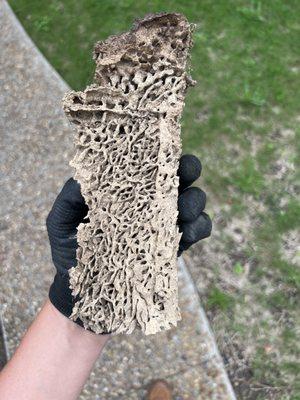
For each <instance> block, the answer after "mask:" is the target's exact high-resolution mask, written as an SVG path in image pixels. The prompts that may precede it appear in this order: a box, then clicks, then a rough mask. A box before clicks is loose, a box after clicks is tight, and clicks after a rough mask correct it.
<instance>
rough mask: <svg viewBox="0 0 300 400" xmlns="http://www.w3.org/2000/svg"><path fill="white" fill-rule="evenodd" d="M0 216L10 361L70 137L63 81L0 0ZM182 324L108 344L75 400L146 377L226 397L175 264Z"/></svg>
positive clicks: (48, 276)
mask: <svg viewBox="0 0 300 400" xmlns="http://www.w3.org/2000/svg"><path fill="white" fill-rule="evenodd" d="M0 24H1V36H0V51H1V62H2V66H1V69H0V85H1V87H0V107H1V114H2V116H1V121H0V129H1V157H2V159H1V170H0V172H1V177H0V179H1V189H2V190H1V216H0V217H1V218H0V240H1V248H0V251H1V259H2V266H1V269H0V302H1V311H2V316H3V324H4V329H5V332H6V340H5V342H6V343H5V345H6V347H7V350H8V353H9V354H10V355H12V353H13V352H14V350H15V348H16V346H17V345H18V343H19V341H20V338H21V337H22V335H23V334H24V332H25V331H26V329H27V327H28V325H29V324H30V323H31V321H32V320H33V318H34V316H35V315H36V313H37V311H38V310H39V308H40V307H41V305H42V304H43V301H44V300H45V298H46V297H47V292H48V288H49V286H50V283H51V280H52V279H53V276H54V268H53V266H52V263H51V259H50V249H49V245H48V240H47V234H46V229H45V218H46V215H47V213H48V211H49V209H50V207H51V205H52V203H53V201H54V199H55V197H56V195H57V193H58V192H59V190H60V188H61V187H62V185H63V183H64V182H65V180H66V179H68V178H69V177H70V176H71V175H72V170H71V168H70V167H69V165H68V162H69V160H70V158H71V155H72V151H73V145H72V135H73V133H72V131H71V128H70V126H69V124H68V123H67V120H66V119H65V117H64V115H63V113H62V110H61V98H62V96H63V94H64V93H65V92H66V91H67V90H68V87H67V85H66V83H65V82H64V81H63V80H62V79H61V77H60V76H59V75H58V74H57V73H56V72H55V71H54V70H53V68H52V67H51V66H50V65H49V64H48V62H47V61H46V60H45V59H44V57H43V56H42V55H41V54H40V52H39V51H38V50H37V49H36V47H35V45H34V44H33V43H32V42H31V40H30V39H29V38H28V36H27V35H26V33H25V32H24V30H23V28H22V27H21V26H20V24H19V22H18V20H17V19H16V18H15V16H14V14H13V13H12V12H11V10H10V8H9V6H8V5H7V3H6V2H5V1H4V0H0ZM180 303H181V310H182V317H183V319H182V321H181V322H180V323H179V326H178V328H176V329H172V330H171V331H168V332H165V333H160V334H157V335H155V336H150V337H149V336H148V337H145V336H143V335H142V334H133V335H130V336H118V337H114V338H113V339H112V340H111V341H110V342H109V344H108V345H107V346H106V348H105V350H104V352H103V355H102V357H101V358H100V359H99V360H98V362H97V365H96V366H95V368H94V370H93V372H92V374H91V377H90V379H89V381H88V382H87V384H86V386H85V388H84V390H83V393H82V395H81V397H80V399H82V400H84V399H85V400H95V399H96V400H97V399H101V400H103V399H127V400H130V399H142V398H143V397H144V395H145V392H146V387H147V385H148V383H149V382H150V381H151V380H152V379H157V378H164V379H167V380H168V381H169V382H170V383H172V384H173V386H174V393H175V397H174V398H175V399H177V400H179V399H234V394H233V392H232V388H231V385H230V383H229V381H228V378H227V375H226V373H225V370H224V367H223V364H222V360H221V358H220V356H219V354H218V351H217V348H216V346H215V342H214V339H213V336H212V335H211V332H210V331H209V327H208V324H207V320H206V318H205V315H204V313H203V310H202V309H201V306H200V304H199V299H198V296H197V293H196V290H195V288H194V285H193V282H192V280H191V278H190V275H189V273H188V270H187V269H186V266H185V265H184V263H183V261H182V260H181V261H180Z"/></svg>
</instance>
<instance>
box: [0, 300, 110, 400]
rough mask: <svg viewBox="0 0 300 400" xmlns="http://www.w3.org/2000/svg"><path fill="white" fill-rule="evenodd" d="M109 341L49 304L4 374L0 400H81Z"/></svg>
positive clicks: (30, 329)
mask: <svg viewBox="0 0 300 400" xmlns="http://www.w3.org/2000/svg"><path fill="white" fill-rule="evenodd" d="M108 338H109V335H95V334H94V333H92V332H89V331H87V330H85V329H83V328H82V327H80V326H79V325H77V324H74V322H72V321H71V320H70V319H68V318H66V317H65V316H64V315H63V314H61V313H60V312H59V311H58V310H57V309H56V308H55V307H54V306H53V305H52V304H51V302H50V301H49V300H47V301H46V303H45V305H44V306H43V307H42V309H41V311H40V312H39V314H38V316H37V317H36V319H35V320H34V322H33V323H32V325H31V326H30V328H29V329H28V331H27V333H26V334H25V336H24V338H23V339H22V341H21V344H20V346H19V348H18V349H17V351H16V352H15V354H14V356H13V357H12V359H11V360H10V361H9V362H8V364H7V365H6V366H5V368H4V369H3V370H2V372H1V374H0V399H1V400H16V399H18V400H74V399H77V397H78V396H79V394H80V392H81V390H82V387H83V385H84V383H85V382H86V380H87V378H88V376H89V374H90V371H91V369H92V368H93V365H94V363H95V361H96V360H97V358H98V357H99V355H100V353H101V351H102V349H103V347H104V345H105V343H106V341H107V340H108Z"/></svg>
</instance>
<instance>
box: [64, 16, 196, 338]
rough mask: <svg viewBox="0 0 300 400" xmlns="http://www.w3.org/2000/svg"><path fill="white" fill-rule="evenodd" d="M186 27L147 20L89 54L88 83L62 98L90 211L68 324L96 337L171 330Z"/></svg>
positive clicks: (82, 229) (81, 234) (175, 312)
mask: <svg viewBox="0 0 300 400" xmlns="http://www.w3.org/2000/svg"><path fill="white" fill-rule="evenodd" d="M190 47H191V26H190V24H189V23H188V22H187V20H186V18H185V17H184V16H182V15H180V14H158V15H150V16H147V17H146V18H144V19H142V20H139V21H137V22H136V23H135V25H134V27H133V29H132V30H131V31H130V32H128V33H124V34H121V35H119V36H111V37H109V38H108V39H107V40H105V41H104V42H99V43H97V44H96V46H95V50H94V59H95V62H96V72H95V78H94V83H93V84H92V85H90V86H88V87H87V88H86V89H85V90H84V91H83V92H71V93H68V94H67V95H66V96H65V97H64V100H63V106H64V111H65V113H66V115H67V117H68V119H69V120H70V121H71V123H72V124H74V125H75V127H76V131H77V133H76V139H75V144H76V155H75V157H74V158H73V160H72V161H71V165H72V166H73V167H74V168H75V171H76V172H75V179H77V180H78V181H79V183H80V185H81V191H82V194H83V196H84V198H85V201H86V203H87V205H88V207H89V212H88V218H89V222H88V223H85V224H80V225H79V228H78V236H77V237H78V243H79V248H78V250H77V259H78V265H77V266H76V267H75V268H72V269H71V270H70V282H71V283H70V285H71V289H72V291H73V295H74V296H77V302H76V304H75V306H74V307H73V313H72V315H71V318H72V319H73V320H76V319H77V318H79V319H80V320H81V321H82V322H83V324H84V327H85V328H87V329H91V330H92V331H94V332H96V333H106V332H111V333H131V332H132V331H133V330H134V329H141V330H142V331H143V332H144V333H145V334H153V333H156V332H159V331H161V330H165V329H169V328H171V327H172V326H176V325H177V321H178V320H179V319H180V311H179V307H178V288H177V261H176V260H177V249H178V243H179V239H180V233H179V232H178V227H177V225H176V219H177V195H178V192H177V190H178V177H177V175H176V172H177V168H178V163H179V157H180V154H181V141H180V118H181V114H182V110H183V106H184V95H185V92H186V89H187V86H188V85H189V84H191V83H192V80H191V78H190V77H189V76H188V75H187V72H186V67H187V59H188V52H189V49H190Z"/></svg>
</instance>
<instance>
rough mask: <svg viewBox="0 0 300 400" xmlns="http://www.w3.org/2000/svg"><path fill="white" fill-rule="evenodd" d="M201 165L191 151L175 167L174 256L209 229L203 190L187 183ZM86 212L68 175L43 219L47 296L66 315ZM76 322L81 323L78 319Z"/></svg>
mask: <svg viewBox="0 0 300 400" xmlns="http://www.w3.org/2000/svg"><path fill="white" fill-rule="evenodd" d="M201 169H202V167H201V163H200V161H199V159H198V158H197V157H195V156H192V155H184V156H182V157H181V159H180V163H179V169H178V175H179V193H178V221H177V223H178V226H179V231H180V232H182V237H181V240H180V243H179V249H178V256H180V255H181V254H182V252H183V251H185V250H187V249H188V248H189V247H190V246H191V245H193V244H194V243H196V242H198V241H199V240H202V239H204V238H206V237H208V236H210V233H211V228H212V223H211V220H210V218H209V216H208V215H207V214H206V213H205V212H204V211H203V210H204V208H205V203H206V195H205V192H203V191H202V190H201V189H200V188H198V187H191V186H190V185H191V184H192V183H193V182H194V181H195V180H196V179H198V178H199V177H200V174H201ZM87 212H88V207H87V205H86V204H85V201H84V198H83V196H82V195H81V192H80V185H79V183H78V182H77V181H75V180H74V179H73V178H71V179H69V180H68V181H67V182H66V183H65V185H64V187H63V188H62V190H61V192H60V193H59V195H58V196H57V198H56V200H55V202H54V204H53V207H52V209H51V211H50V213H49V215H48V217H47V221H46V225H47V231H48V236H49V242H50V247H51V254H52V260H53V263H54V266H55V268H56V271H57V272H56V275H55V278H54V281H53V283H52V285H51V287H50V291H49V298H50V301H51V303H52V304H53V305H54V307H56V308H57V310H59V311H60V312H61V313H62V314H63V315H65V316H66V317H69V316H70V315H71V313H72V309H73V306H74V304H75V302H76V298H74V297H73V296H72V293H71V289H70V288H69V269H70V268H72V267H75V266H76V264H77V260H76V250H77V248H78V243H77V238H76V234H77V227H78V225H79V224H80V223H82V222H85V217H86V215H87ZM76 323H77V324H79V325H80V326H82V323H81V321H80V320H77V321H76Z"/></svg>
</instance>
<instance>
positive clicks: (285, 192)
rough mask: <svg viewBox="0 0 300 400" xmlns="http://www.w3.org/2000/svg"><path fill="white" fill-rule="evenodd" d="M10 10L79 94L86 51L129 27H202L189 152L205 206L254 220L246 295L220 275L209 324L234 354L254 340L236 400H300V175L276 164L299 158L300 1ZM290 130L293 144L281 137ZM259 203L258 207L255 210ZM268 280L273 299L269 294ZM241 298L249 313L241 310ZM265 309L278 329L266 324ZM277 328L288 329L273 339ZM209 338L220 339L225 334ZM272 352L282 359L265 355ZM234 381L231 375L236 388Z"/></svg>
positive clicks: (109, 1)
mask: <svg viewBox="0 0 300 400" xmlns="http://www.w3.org/2000/svg"><path fill="white" fill-rule="evenodd" d="M10 4H11V6H12V7H13V9H14V11H15V12H16V14H17V16H18V17H19V19H20V20H21V22H22V24H23V25H24V27H25V29H26V30H27V31H28V33H29V34H30V36H31V37H32V38H33V40H34V42H35V43H36V44H37V45H38V47H39V48H40V50H41V51H42V52H43V53H44V55H45V56H46V57H47V58H48V60H49V61H50V62H51V63H52V65H53V66H54V67H55V69H56V70H57V71H58V72H59V73H60V74H61V75H62V76H63V78H64V79H65V80H66V81H67V82H68V83H69V85H70V86H71V87H72V88H74V89H76V90H78V89H83V88H84V87H85V86H86V85H87V84H89V83H91V81H92V76H93V71H94V64H93V61H92V59H91V54H92V49H93V44H94V43H95V42H96V41H97V40H101V39H104V38H106V37H107V36H108V35H111V34H116V33H119V32H122V31H125V30H127V29H128V28H129V27H130V26H131V24H132V21H133V20H134V19H135V18H137V17H142V16H144V14H146V13H149V12H160V11H178V12H182V13H184V14H185V15H186V16H187V18H188V19H189V20H190V22H193V23H196V24H197V28H196V30H195V34H194V47H193V50H192V57H191V67H192V70H191V73H192V76H193V78H194V79H196V80H197V81H198V85H197V86H196V87H194V88H192V89H191V90H190V91H189V93H188V97H187V101H186V107H185V111H184V116H183V120H182V126H183V135H182V138H183V147H184V151H185V152H192V153H194V154H196V155H198V156H199V157H200V158H201V160H202V163H203V166H204V169H203V176H202V181H201V183H202V184H203V185H204V186H205V189H206V191H207V193H208V208H209V207H211V208H212V209H213V208H214V207H213V206H212V205H210V196H211V198H213V201H214V202H215V204H221V205H229V206H230V210H229V211H226V213H225V212H224V216H225V217H226V220H228V221H229V220H230V219H231V218H233V217H236V218H240V220H241V221H242V220H244V219H245V218H246V217H247V216H248V215H251V218H253V219H255V222H253V225H251V235H250V232H249V237H248V236H247V239H248V241H247V245H246V246H248V247H247V248H246V250H243V251H244V252H245V256H246V257H248V258H249V259H251V260H253V261H255V268H253V269H252V270H251V271H250V273H249V277H248V286H247V288H246V289H240V290H236V291H235V292H232V291H231V290H227V289H226V285H225V284H224V282H223V284H222V285H220V284H219V283H218V282H217V280H218V276H217V272H215V274H214V277H213V278H212V282H210V284H209V285H208V289H207V293H206V295H205V296H206V297H205V298H204V303H205V304H206V307H207V309H208V311H209V312H212V313H214V315H217V313H218V312H219V313H221V314H226V313H228V315H230V318H229V320H230V323H229V324H228V325H226V324H225V322H224V326H223V328H224V329H225V328H226V334H228V335H231V334H232V335H235V334H236V333H238V334H239V335H240V336H241V341H240V342H241V343H240V345H241V346H244V347H246V346H247V344H246V343H247V340H248V341H249V340H251V337H252V338H253V339H252V340H253V343H251V344H252V345H253V346H252V347H253V348H254V350H252V358H251V359H250V361H249V363H250V367H249V368H250V369H251V376H252V378H251V379H250V378H249V382H248V386H249V388H250V389H249V390H248V391H247V393H246V392H245V391H244V388H243V387H242V386H241V385H240V380H237V382H236V385H237V386H236V387H237V388H238V389H237V391H238V393H239V395H240V397H241V398H243V399H244V398H249V399H258V398H263V399H267V398H270V399H296V398H300V391H299V386H297V385H296V383H297V381H299V379H298V375H299V365H298V364H297V362H296V361H295V360H294V358H293V356H294V353H295V352H296V351H298V350H296V349H297V348H299V347H298V344H297V339H296V334H295V332H296V330H297V322H296V321H297V318H296V315H297V313H296V310H297V307H298V309H299V304H298V302H297V300H298V298H299V297H298V296H299V295H298V296H297V294H298V292H297V291H298V290H299V287H300V273H299V267H298V268H297V267H296V265H294V263H293V262H291V260H287V259H286V258H284V257H283V255H282V253H281V250H280V249H281V244H282V237H283V236H282V235H285V234H289V233H290V232H291V231H292V230H295V229H297V228H298V227H299V222H298V221H299V219H300V218H299V217H300V207H299V203H298V202H297V201H296V196H295V192H296V191H295V188H296V186H297V184H296V181H297V179H298V180H299V177H298V178H297V177H296V175H295V174H294V173H293V168H291V167H289V168H290V170H289V171H288V173H286V174H285V175H284V173H283V176H280V173H281V172H280V171H279V169H280V168H279V167H280V166H279V167H278V164H277V163H278V161H280V162H281V163H282V165H283V167H284V166H285V165H288V166H289V165H290V164H293V163H294V164H296V162H297V160H298V159H299V150H300V140H299V139H300V137H299V136H300V130H299V127H298V126H299V110H300V90H299V87H300V62H299V43H300V2H299V1H298V0H289V1H285V0H273V1H267V0H265V1H258V0H252V1H251V0H219V1H217V2H216V1H213V0H201V1H196V0H194V1H192V0H185V1H179V0H171V1H158V0H151V1H145V0H140V1H132V0H101V1H99V0H83V1H71V0H64V1H58V0H52V1H47V2H46V1H42V2H41V1H37V0H35V1H32V0H11V1H10ZM289 131H292V132H293V131H294V132H295V135H287V136H285V133H286V132H289ZM278 174H279V175H278ZM283 200H284V201H283ZM257 204H261V205H262V206H263V207H264V209H263V210H257V211H256V210H255V207H257ZM253 208H254V209H253ZM212 211H213V210H212ZM254 217H255V218H254ZM224 240H225V241H226V239H224ZM226 243H227V244H226V246H227V247H228V249H227V250H228V253H230V252H232V250H233V249H235V247H238V246H237V245H236V244H235V243H234V242H232V241H230V240H228V241H227V242H226ZM216 271H217V269H216ZM244 272H245V267H244V260H236V259H235V260H233V274H234V275H233V276H234V277H236V278H239V277H241V276H242V275H243V274H244ZM265 280H267V282H268V284H269V285H270V287H272V289H273V290H272V292H271V293H265V287H264V286H263V285H264V283H263V282H265ZM246 295H247V296H248V298H250V301H251V302H252V303H251V304H249V300H248V301H244V299H245V298H246V297H245V296H246ZM246 307H247V308H248V309H249V308H251V307H253V309H255V310H259V313H258V314H257V315H254V316H253V319H254V321H253V322H252V323H251V324H250V323H249V326H248V324H247V322H245V321H243V318H242V315H243V313H244V311H246ZM263 310H264V311H265V312H266V313H270V315H271V316H272V318H273V319H274V320H272V321H269V320H265V318H264V313H263ZM253 314H255V312H253ZM268 315H269V314H268ZM276 318H278V320H279V321H283V322H281V325H279V326H277V325H276V324H275V325H274V326H276V329H274V326H273V325H272V324H273V323H275V322H276V321H277V319H276ZM274 321H275V322H274ZM249 322H250V321H249ZM213 328H215V329H220V332H217V333H218V336H221V335H222V326H221V327H220V326H217V327H214V326H213ZM275 331H276V333H275ZM247 335H248V336H247ZM249 338H250V339H249ZM246 339H247V340H246ZM269 342H272V343H273V344H272V346H273V345H274V346H276V348H277V352H278V354H279V355H278V354H277V353H276V354H277V355H276V356H275V355H274V354H273V352H272V351H271V352H268V351H266V348H267V349H268V348H269V347H268V346H269V344H268V343H269ZM225 352H226V350H225ZM234 372H235V371H231V372H230V376H231V377H233V380H234V377H235V375H234ZM253 382H254V383H253ZM250 383H251V384H250ZM252 384H253V385H254V387H256V389H255V390H254V389H253V391H251V387H252V386H251V385H252ZM239 385H240V386H241V388H239ZM257 388H261V389H259V390H258V389H257ZM270 388H271V389H270ZM272 388H273V389H272ZM269 390H270V391H269ZM272 390H273V391H272ZM249 393H250V394H249Z"/></svg>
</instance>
